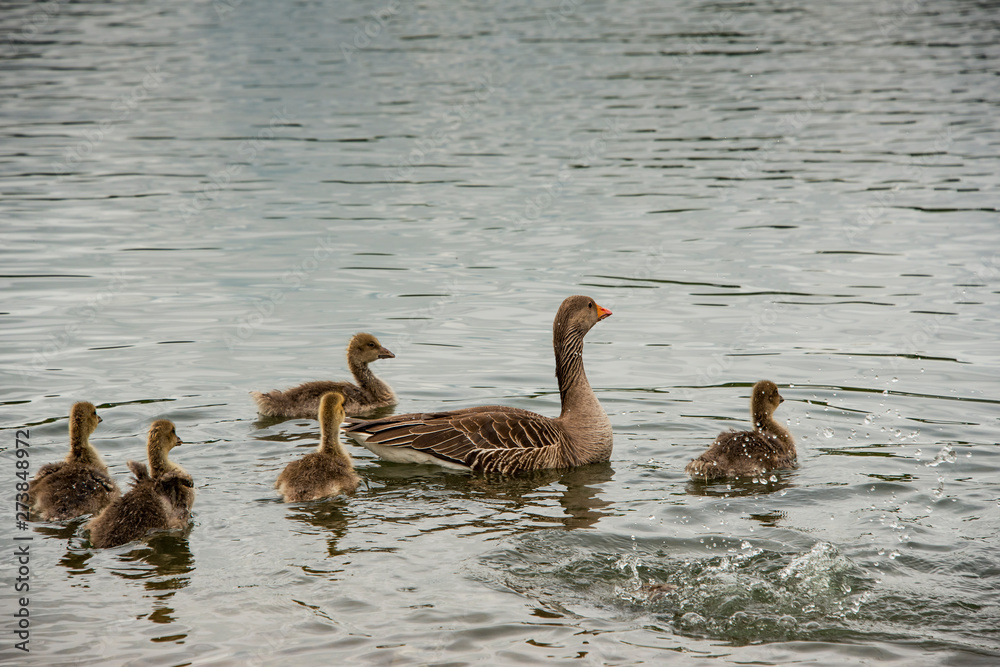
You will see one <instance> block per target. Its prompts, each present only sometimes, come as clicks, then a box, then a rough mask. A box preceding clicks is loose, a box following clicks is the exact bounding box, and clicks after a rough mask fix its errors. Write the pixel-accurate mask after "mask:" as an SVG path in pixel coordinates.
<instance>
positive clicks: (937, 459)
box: [917, 445, 958, 468]
mask: <svg viewBox="0 0 1000 667" xmlns="http://www.w3.org/2000/svg"><path fill="white" fill-rule="evenodd" d="M917 451H920V450H917ZM957 458H958V457H957V455H956V454H955V450H954V448H953V447H952V446H951V445H945V446H944V447H942V448H941V451H939V452H938V453H937V455H935V456H934V459H933V460H931V461H928V462H927V463H925V464H924V465H925V466H927V467H928V468H936V467H937V466H939V465H941V464H942V463H954V462H955V459H957Z"/></svg>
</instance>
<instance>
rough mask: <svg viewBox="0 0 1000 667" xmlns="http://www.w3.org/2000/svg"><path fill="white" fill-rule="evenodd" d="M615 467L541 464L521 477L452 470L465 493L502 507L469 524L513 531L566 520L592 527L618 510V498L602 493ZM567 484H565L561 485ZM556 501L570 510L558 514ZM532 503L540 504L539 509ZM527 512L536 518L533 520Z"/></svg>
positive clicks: (454, 483) (457, 486) (454, 482)
mask: <svg viewBox="0 0 1000 667" xmlns="http://www.w3.org/2000/svg"><path fill="white" fill-rule="evenodd" d="M614 474H615V471H614V468H612V466H611V464H610V463H608V462H606V461H605V462H602V463H592V464H590V465H585V466H579V467H577V468H572V469H569V470H538V471H534V472H531V473H527V474H522V475H518V476H517V477H504V476H501V475H484V476H480V475H477V476H474V477H472V478H471V479H469V478H468V477H466V476H461V475H448V477H449V478H451V480H452V481H451V482H450V483H449V484H448V486H449V487H450V488H451V487H454V488H455V491H457V492H458V493H459V494H461V495H460V497H462V498H466V499H468V500H472V501H476V502H478V503H481V504H483V505H488V506H491V507H494V508H496V510H497V511H496V513H494V514H491V515H489V516H485V517H484V516H476V517H474V519H473V520H471V521H470V522H469V524H468V525H472V526H477V527H481V528H483V529H484V531H485V532H491V531H500V530H504V531H507V532H509V533H511V534H517V533H523V532H528V531H532V530H537V529H539V528H550V527H551V526H552V524H554V523H561V524H562V525H563V526H564V527H565V528H566V529H567V530H573V529H576V528H591V527H593V526H595V525H596V524H597V522H598V521H600V520H601V519H602V518H603V517H606V516H611V515H612V514H613V512H611V511H607V510H605V508H607V507H610V506H611V505H612V504H613V503H612V501H610V500H605V499H604V498H602V497H601V492H602V488H601V485H602V484H605V483H607V482H610V481H611V479H612V477H614ZM560 486H561V487H563V488H562V489H560V488H559V487H560ZM552 501H556V502H558V503H559V505H560V506H561V507H562V509H563V512H564V516H561V517H560V516H553V515H552V513H551V512H549V511H546V508H549V507H551V506H552ZM532 508H538V510H534V511H533V509H532ZM524 518H528V519H531V520H532V521H531V522H529V523H525V522H524V520H523V519H524Z"/></svg>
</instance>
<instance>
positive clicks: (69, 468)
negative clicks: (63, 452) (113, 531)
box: [28, 401, 121, 521]
mask: <svg viewBox="0 0 1000 667" xmlns="http://www.w3.org/2000/svg"><path fill="white" fill-rule="evenodd" d="M100 422H101V418H100V417H98V416H97V409H96V408H95V407H94V404H93V403H87V402H85V401H83V402H80V403H75V404H74V405H73V408H72V409H71V410H70V413H69V455H68V456H67V457H66V460H65V461H60V462H58V463H49V464H47V465H44V466H42V467H41V468H40V469H39V470H38V473H37V474H36V475H35V478H34V479H32V480H31V482H30V483H29V484H28V505H29V506H30V507H31V510H32V511H33V512H35V513H36V514H38V515H39V516H40V517H41V518H42V519H45V520H46V521H59V520H62V519H72V518H73V517H77V516H81V515H83V514H93V513H94V512H99V511H100V510H101V509H102V508H103V507H105V506H106V505H107V504H108V503H110V502H112V501H113V500H115V499H116V498H118V496H119V495H121V492H120V491H119V490H118V485H117V484H115V483H114V480H112V479H111V476H110V475H109V474H108V467H107V466H106V465H104V461H102V460H101V457H100V455H99V454H98V453H97V450H96V449H94V447H93V445H91V444H90V436H91V434H93V432H94V430H95V429H96V428H97V425H98V424H99V423H100Z"/></svg>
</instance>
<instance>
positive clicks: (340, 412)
mask: <svg viewBox="0 0 1000 667" xmlns="http://www.w3.org/2000/svg"><path fill="white" fill-rule="evenodd" d="M344 417H345V414H344V395H343V394H341V393H339V392H336V391H329V392H327V393H325V394H323V396H322V398H320V399H319V423H320V425H321V426H322V428H323V430H324V431H329V432H331V433H332V432H334V429H339V428H340V425H341V424H342V423H344Z"/></svg>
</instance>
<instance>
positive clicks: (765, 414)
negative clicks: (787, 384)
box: [750, 380, 785, 423]
mask: <svg viewBox="0 0 1000 667" xmlns="http://www.w3.org/2000/svg"><path fill="white" fill-rule="evenodd" d="M784 400H785V399H784V398H782V397H781V394H779V393H778V385H776V384H774V383H773V382H771V381H770V380H761V381H760V382H758V383H757V384H755V385H754V386H753V394H752V395H751V398H750V411H751V412H752V413H753V417H754V421H755V422H758V423H759V422H760V421H762V420H764V419H768V418H770V417H771V416H772V415H774V411H775V410H777V409H778V406H779V405H781V403H782V401H784Z"/></svg>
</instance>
